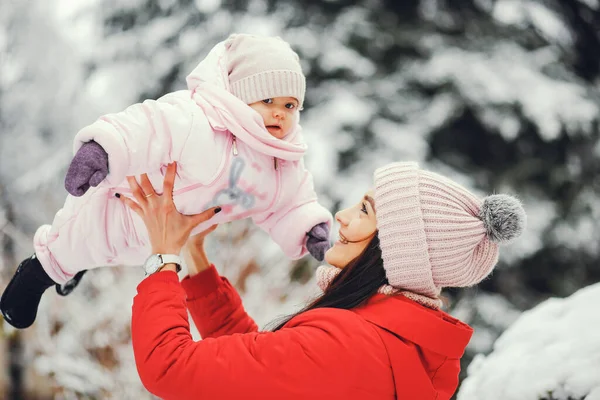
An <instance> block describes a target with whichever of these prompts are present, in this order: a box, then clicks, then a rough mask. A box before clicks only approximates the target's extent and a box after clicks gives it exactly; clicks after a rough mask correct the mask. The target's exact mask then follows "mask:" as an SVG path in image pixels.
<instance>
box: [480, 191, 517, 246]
mask: <svg viewBox="0 0 600 400" xmlns="http://www.w3.org/2000/svg"><path fill="white" fill-rule="evenodd" d="M479 218H481V220H482V221H483V225H484V226H485V229H486V231H487V234H488V237H489V238H490V240H491V241H492V242H496V243H503V242H508V241H509V240H511V239H514V238H516V237H518V236H520V235H521V233H523V230H524V229H525V224H526V222H527V215H526V214H525V210H524V209H523V206H522V205H521V202H520V201H519V200H518V199H517V198H516V197H513V196H509V195H507V194H494V195H491V196H488V197H486V198H485V199H483V205H482V206H481V210H480V211H479Z"/></svg>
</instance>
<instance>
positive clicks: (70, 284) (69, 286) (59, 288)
mask: <svg viewBox="0 0 600 400" xmlns="http://www.w3.org/2000/svg"><path fill="white" fill-rule="evenodd" d="M86 272H87V269H84V270H83V271H79V272H78V273H76V274H75V276H74V277H73V278H71V280H69V281H67V283H65V284H62V285H61V284H60V283H57V284H56V293H58V294H60V295H61V296H68V295H69V294H70V293H71V292H72V291H73V289H75V288H76V287H77V285H79V281H80V280H81V278H83V275H84V274H85V273H86Z"/></svg>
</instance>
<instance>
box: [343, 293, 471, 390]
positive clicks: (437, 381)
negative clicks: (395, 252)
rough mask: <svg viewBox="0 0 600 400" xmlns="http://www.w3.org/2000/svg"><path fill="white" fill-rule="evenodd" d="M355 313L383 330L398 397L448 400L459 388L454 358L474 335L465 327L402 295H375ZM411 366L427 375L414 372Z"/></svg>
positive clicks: (458, 358)
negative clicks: (419, 368) (422, 368)
mask: <svg viewBox="0 0 600 400" xmlns="http://www.w3.org/2000/svg"><path fill="white" fill-rule="evenodd" d="M355 311H356V313H358V314H359V315H360V316H362V317H363V318H364V319H366V320H367V321H369V322H371V323H372V324H374V325H376V326H378V327H379V328H381V329H382V330H383V331H384V333H385V334H384V335H383V336H382V339H383V341H384V343H385V346H386V348H387V351H388V356H389V358H390V364H391V368H392V373H393V375H394V381H395V382H396V391H397V393H398V394H402V395H403V396H404V397H406V398H411V399H412V398H417V397H418V398H419V399H438V400H439V399H450V397H451V396H452V394H453V393H454V391H455V390H456V387H457V385H458V373H459V370H460V362H459V360H460V358H461V357H462V356H463V354H464V352H465V348H466V347H467V344H468V343H469V340H470V339H471V335H472V334H473V329H472V328H471V327H470V326H468V325H467V324H465V323H463V322H461V321H459V320H458V319H456V318H454V317H452V316H450V315H448V314H446V313H445V312H443V311H440V310H433V309H430V308H427V307H424V306H422V305H420V304H417V303H416V302H414V301H412V300H410V299H408V298H406V297H404V296H402V295H396V296H386V295H382V294H376V295H375V296H373V297H372V298H371V299H370V300H369V301H368V302H367V304H366V305H364V306H362V307H359V308H357V309H356V310H355ZM416 364H419V365H422V366H423V367H424V369H425V371H427V374H419V373H417V371H418V369H417V368H416ZM415 396H416V397H415ZM400 397H401V396H400V395H398V398H400Z"/></svg>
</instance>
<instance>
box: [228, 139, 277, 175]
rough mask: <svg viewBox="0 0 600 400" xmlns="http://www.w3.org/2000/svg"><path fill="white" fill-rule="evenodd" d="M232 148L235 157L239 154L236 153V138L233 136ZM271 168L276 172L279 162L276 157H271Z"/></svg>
mask: <svg viewBox="0 0 600 400" xmlns="http://www.w3.org/2000/svg"><path fill="white" fill-rule="evenodd" d="M232 136H233V135H232ZM232 148H233V155H234V156H237V155H238V154H239V152H238V148H237V138H236V137H235V136H233V146H232ZM273 168H275V171H277V169H278V168H279V162H278V161H277V157H273Z"/></svg>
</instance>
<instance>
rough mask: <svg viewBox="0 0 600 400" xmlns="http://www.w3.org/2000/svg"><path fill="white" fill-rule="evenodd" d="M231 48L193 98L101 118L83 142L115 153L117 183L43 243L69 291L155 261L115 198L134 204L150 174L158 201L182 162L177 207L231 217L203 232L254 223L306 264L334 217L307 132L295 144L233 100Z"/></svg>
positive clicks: (213, 63) (64, 214)
mask: <svg viewBox="0 0 600 400" xmlns="http://www.w3.org/2000/svg"><path fill="white" fill-rule="evenodd" d="M225 57H227V52H226V49H225V46H224V45H223V43H220V44H218V45H217V46H215V47H214V48H213V49H212V51H211V52H210V53H209V54H208V56H207V57H206V58H205V59H204V60H203V61H202V62H201V63H200V64H199V65H198V66H197V67H196V69H194V71H193V72H192V73H191V74H190V75H189V76H188V77H187V84H188V90H181V91H177V92H173V93H169V94H167V95H165V96H163V97H161V98H160V99H158V100H146V101H144V102H143V103H141V104H135V105H132V106H130V107H128V108H127V109H126V110H125V111H123V112H120V113H116V114H109V115H105V116H103V117H101V118H99V119H98V120H97V121H96V122H94V123H93V124H91V125H89V126H87V127H85V128H83V129H82V130H81V131H79V133H77V135H76V137H75V145H74V151H75V152H76V151H77V150H78V149H79V147H81V145H82V144H83V143H85V142H88V141H90V140H95V141H96V142H97V143H99V144H100V145H101V146H102V147H103V148H104V149H105V150H106V152H107V153H108V158H109V164H108V165H109V174H108V176H107V177H106V179H105V180H104V181H103V182H102V183H101V184H100V185H99V186H98V187H95V188H94V187H92V188H90V189H89V190H88V191H87V193H86V194H85V195H83V196H82V197H73V196H68V197H67V200H66V202H65V205H64V207H63V208H62V209H61V210H60V211H59V212H58V213H57V214H56V216H55V218H54V221H53V223H52V225H51V226H50V225H44V226H41V227H40V228H39V229H38V231H37V232H36V234H35V237H34V246H35V253H36V255H37V257H38V258H39V260H40V262H41V263H42V265H43V267H44V269H45V271H46V272H47V273H48V275H49V276H50V277H51V278H52V279H53V280H54V281H56V282H57V283H64V282H66V281H67V280H69V279H71V278H72V277H73V275H75V274H76V273H77V272H79V271H81V270H84V269H91V268H95V267H100V266H115V265H141V264H142V263H143V262H144V260H145V259H146V258H147V257H148V256H149V255H150V251H151V249H150V245H149V240H148V236H147V232H146V228H145V226H144V224H143V222H142V220H141V218H140V217H139V216H138V215H137V214H135V213H134V212H133V211H131V210H130V209H129V208H127V207H126V206H125V205H124V204H123V203H122V202H121V201H119V200H118V199H117V198H116V197H115V196H114V194H115V193H117V192H118V193H121V194H122V195H125V196H129V197H132V196H131V191H130V189H129V186H128V185H127V181H126V179H125V177H126V176H129V175H136V176H137V175H140V174H142V173H147V174H148V177H149V178H150V181H151V182H152V184H153V185H154V187H155V189H156V190H157V191H162V181H163V177H164V173H165V170H166V166H167V164H169V163H171V162H173V161H177V163H178V169H177V178H178V179H176V181H175V188H174V193H173V197H174V201H175V204H176V206H177V209H178V210H179V211H180V212H182V213H184V214H196V213H199V212H201V211H203V210H205V209H207V208H209V207H211V206H216V205H221V206H222V207H223V211H222V212H221V213H219V214H217V215H216V216H215V217H214V218H212V219H211V220H210V221H208V222H206V223H204V224H202V225H200V226H198V227H197V228H196V229H195V230H194V232H193V233H198V232H200V231H202V230H204V229H206V228H208V227H209V226H210V225H212V224H215V223H224V222H229V221H233V220H238V219H243V218H247V217H251V218H252V219H253V221H254V222H255V223H256V224H257V225H258V226H260V227H261V228H262V229H264V230H265V231H266V232H268V233H269V235H270V236H271V238H272V239H273V240H274V241H275V242H276V243H277V244H278V245H279V246H280V247H281V249H282V250H283V251H284V252H285V254H286V255H287V256H288V257H290V258H292V259H297V258H300V257H302V256H303V255H305V254H306V252H307V250H306V247H305V243H306V233H307V232H308V231H310V229H311V228H312V227H313V226H315V225H317V224H319V223H321V222H326V223H328V225H329V226H331V223H332V216H331V213H330V212H329V211H328V210H327V209H325V208H324V207H322V206H321V205H319V203H318V202H317V196H316V193H315V191H314V187H313V179H312V176H311V174H310V173H309V172H308V171H307V170H306V169H305V167H304V163H303V160H302V157H303V155H304V153H305V152H306V145H305V143H304V142H303V139H302V134H301V128H300V126H299V125H297V126H296V128H295V130H294V131H293V132H291V133H290V134H289V135H288V136H287V137H286V138H285V139H283V140H281V139H276V138H274V137H272V136H271V135H270V134H269V132H268V131H267V130H266V128H265V126H264V123H263V120H262V118H261V116H260V115H259V114H258V113H257V112H255V111H254V110H253V109H252V108H250V107H248V106H247V105H246V104H244V103H243V102H242V101H241V100H239V99H238V98H236V97H234V96H233V95H232V94H231V93H230V92H229V91H228V85H229V82H228V77H227V70H226V68H225V65H226V63H225Z"/></svg>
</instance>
